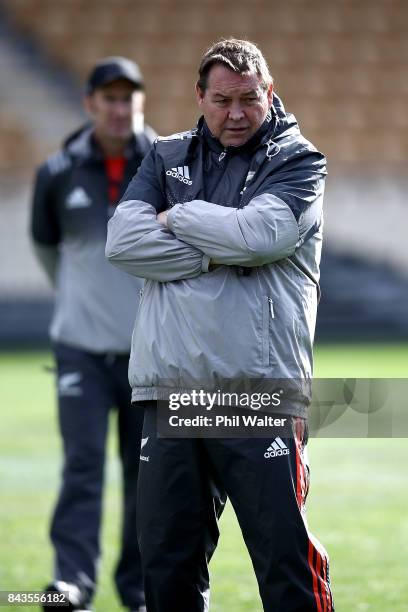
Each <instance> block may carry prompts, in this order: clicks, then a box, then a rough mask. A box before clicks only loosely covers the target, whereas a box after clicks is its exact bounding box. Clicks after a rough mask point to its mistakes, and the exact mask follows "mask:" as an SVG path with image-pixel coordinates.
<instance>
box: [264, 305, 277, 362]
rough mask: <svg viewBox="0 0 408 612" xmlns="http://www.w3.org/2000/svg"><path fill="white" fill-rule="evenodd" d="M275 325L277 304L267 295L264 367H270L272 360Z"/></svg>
mask: <svg viewBox="0 0 408 612" xmlns="http://www.w3.org/2000/svg"><path fill="white" fill-rule="evenodd" d="M274 325H275V304H274V301H273V299H272V298H271V297H270V296H268V295H265V296H264V298H263V302H262V365H264V366H268V365H270V364H271V363H272V360H271V346H270V345H271V335H273V330H274Z"/></svg>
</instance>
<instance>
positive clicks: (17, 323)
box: [0, 0, 408, 347]
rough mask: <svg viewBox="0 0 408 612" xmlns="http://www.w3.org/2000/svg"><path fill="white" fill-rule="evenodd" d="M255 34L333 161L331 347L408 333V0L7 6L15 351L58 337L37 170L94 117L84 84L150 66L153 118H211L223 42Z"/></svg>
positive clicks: (6, 286) (7, 204)
mask: <svg viewBox="0 0 408 612" xmlns="http://www.w3.org/2000/svg"><path fill="white" fill-rule="evenodd" d="M222 36H224V37H227V36H235V37H239V38H249V39H250V40H253V41H254V42H256V43H257V44H258V45H259V46H260V47H261V49H262V51H263V52H264V54H265V56H266V58H267V60H268V62H269V65H270V69H271V72H272V74H273V76H274V78H275V89H276V91H277V93H278V94H279V95H280V96H281V97H282V98H283V101H284V103H285V106H286V108H287V110H290V111H291V112H293V113H294V114H295V115H296V117H297V119H298V121H299V123H300V125H301V129H302V132H303V133H304V135H305V136H306V137H307V138H308V139H310V140H311V141H312V142H313V143H314V144H315V145H316V146H317V147H318V148H320V149H321V150H322V151H323V152H324V153H325V154H326V155H327V158H328V168H329V179H328V182H327V191H326V193H327V196H326V202H325V205H326V217H325V218H326V224H325V235H326V241H325V248H324V254H323V262H322V291H323V298H322V301H321V306H320V311H319V323H318V330H317V337H318V339H320V340H367V339H375V340H378V339H384V340H388V339H389V340H403V339H405V340H406V339H407V338H408V307H407V306H408V244H407V243H408V240H407V227H408V203H407V193H408V177H407V161H408V70H407V68H408V2H407V1H406V0H332V1H330V2H328V1H327V0H286V1H285V2H277V1H275V0H269V1H267V0H227V1H224V2H223V1H220V0H218V1H217V0H201V1H198V0H195V1H194V0H189V1H187V0H149V1H147V0H146V1H142V0H58V1H57V0H0V212H1V217H0V346H3V347H5V346H28V345H30V344H31V345H35V344H39V343H40V344H41V343H44V342H45V343H46V342H47V336H46V328H47V324H48V320H49V316H50V312H51V301H52V293H51V291H50V289H49V287H48V285H47V282H46V280H45V278H44V276H43V274H42V272H41V271H40V269H39V268H38V266H37V264H36V262H35V260H34V258H33V255H32V252H31V248H30V244H29V239H28V219H29V208H30V190H31V185H32V178H33V173H34V169H35V167H36V166H37V165H38V164H39V163H40V162H41V161H43V160H44V158H45V157H46V156H47V155H48V154H50V153H51V152H53V151H54V150H55V149H56V148H57V147H58V146H59V144H60V142H61V141H62V139H63V138H64V136H65V135H66V134H67V132H69V131H70V130H72V129H74V128H76V127H77V125H78V124H80V123H81V122H83V121H84V120H85V116H84V114H83V111H82V107H81V96H82V83H83V81H84V79H85V77H86V75H87V73H88V71H89V69H90V67H91V66H92V64H93V63H94V62H95V61H96V60H97V59H99V58H100V57H103V56H106V55H125V56H129V57H131V58H132V59H134V60H136V61H137V62H138V63H139V64H140V66H141V69H142V71H143V73H144V75H145V79H146V85H147V112H146V120H147V121H148V123H150V124H151V125H152V126H153V127H154V128H155V129H156V130H157V131H158V132H159V133H160V134H162V135H165V134H169V133H172V132H175V131H181V130H185V129H188V128H190V127H192V126H193V125H194V124H195V122H196V119H197V110H196V106H195V99H194V92H193V85H194V82H195V80H196V70H197V66H198V63H199V60H200V57H201V55H202V53H203V52H204V51H205V49H206V48H207V47H208V46H209V45H210V44H211V43H212V42H214V41H215V40H216V39H218V38H220V37H222Z"/></svg>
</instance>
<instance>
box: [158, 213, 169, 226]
mask: <svg viewBox="0 0 408 612" xmlns="http://www.w3.org/2000/svg"><path fill="white" fill-rule="evenodd" d="M167 213H168V211H167V210H163V211H162V212H161V213H159V214H158V215H157V221H158V222H159V223H160V224H161V225H164V227H167Z"/></svg>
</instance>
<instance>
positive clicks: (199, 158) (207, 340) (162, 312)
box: [106, 96, 326, 416]
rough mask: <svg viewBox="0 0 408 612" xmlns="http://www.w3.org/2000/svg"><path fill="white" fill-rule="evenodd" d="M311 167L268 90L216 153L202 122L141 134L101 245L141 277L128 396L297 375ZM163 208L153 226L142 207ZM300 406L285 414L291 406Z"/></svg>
mask: <svg viewBox="0 0 408 612" xmlns="http://www.w3.org/2000/svg"><path fill="white" fill-rule="evenodd" d="M325 175H326V169H325V158H324V157H323V155H322V154H321V153H319V152H318V151H317V150H316V149H315V148H314V147H313V145H311V144H310V143H309V142H308V141H307V140H305V139H304V138H303V137H302V136H301V134H300V132H299V128H298V125H297V123H296V120H295V118H294V117H293V115H291V114H286V112H285V110H284V108H283V105H282V103H281V101H280V100H279V98H278V97H277V96H274V101H273V105H272V107H271V109H270V112H269V113H268V115H267V117H266V120H265V122H264V124H263V125H262V126H261V127H260V129H259V130H258V132H257V133H256V134H255V135H254V136H253V137H252V138H251V139H250V140H249V141H248V142H247V143H246V144H245V145H243V146H241V147H228V148H226V149H224V148H223V147H222V145H221V144H220V143H219V141H218V140H216V139H215V138H213V137H212V135H211V134H210V132H209V130H208V127H207V126H206V124H205V122H204V121H203V119H201V120H200V121H199V124H198V127H197V128H196V129H194V130H192V131H190V132H186V133H182V134H176V135H174V136H172V137H169V138H159V139H158V140H157V141H156V142H155V144H154V145H153V147H152V149H151V151H150V153H149V155H147V156H146V158H145V160H144V161H143V163H142V165H141V167H140V169H139V171H138V173H137V175H136V176H135V177H134V179H133V180H132V182H131V183H130V185H129V187H128V189H127V191H126V193H125V195H124V196H123V198H122V201H121V203H120V204H119V206H118V208H117V209H116V212H115V214H114V216H113V218H112V219H111V220H110V221H109V225H108V241H107V247H106V254H107V257H108V258H109V259H110V261H111V262H112V263H114V264H115V265H116V266H118V267H119V268H121V269H122V270H125V271H127V272H129V273H131V274H133V275H136V276H141V277H143V278H145V279H147V282H146V284H145V287H144V293H143V298H142V301H141V304H140V307H139V312H138V316H137V320H136V324H135V328H134V332H133V342H132V354H131V360H130V368H129V379H130V383H131V386H132V388H133V395H132V398H133V400H134V401H139V400H146V399H160V398H165V397H166V396H168V393H169V389H172V390H174V391H180V390H188V389H198V388H203V387H204V386H205V387H207V388H211V390H217V389H220V386H222V385H223V381H226V380H229V381H231V380H232V381H236V380H242V379H262V380H265V379H276V378H278V379H279V378H285V379H310V378H311V376H312V344H313V337H314V329H315V319H316V309H317V302H318V292H319V290H318V281H319V263H320V253H321V241H322V203H323V191H324V181H325ZM169 207H171V210H170V211H169V214H168V228H165V227H163V226H162V225H160V224H159V223H158V222H157V220H156V215H157V213H158V212H160V211H162V210H165V209H167V208H169ZM205 387H204V388H205ZM306 403H307V401H306V400H305V401H303V400H300V401H294V402H292V403H291V404H290V406H286V408H285V411H286V412H287V413H289V414H294V415H298V416H305V413H306V406H305V404H306Z"/></svg>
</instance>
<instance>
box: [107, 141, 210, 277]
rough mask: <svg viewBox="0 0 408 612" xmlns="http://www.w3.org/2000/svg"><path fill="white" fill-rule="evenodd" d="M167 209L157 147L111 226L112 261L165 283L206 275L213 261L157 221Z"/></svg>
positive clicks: (126, 196) (119, 208)
mask: <svg viewBox="0 0 408 612" xmlns="http://www.w3.org/2000/svg"><path fill="white" fill-rule="evenodd" d="M167 207H168V204H167V202H166V198H165V196H164V195H163V188H162V186H161V185H160V168H159V167H158V164H157V161H156V156H155V151H154V147H153V148H152V149H151V151H150V153H149V154H148V155H147V156H146V157H145V159H144V160H143V162H142V164H141V166H140V168H139V170H138V172H137V174H136V176H135V177H134V178H133V180H132V181H131V183H130V184H129V187H128V188H127V190H126V192H125V195H124V196H123V198H122V201H121V202H120V204H119V206H118V207H117V209H116V211H115V214H114V216H113V217H112V219H111V220H110V221H109V223H108V239H107V243H106V256H107V258H108V259H109V261H110V262H111V263H113V264H114V265H115V266H117V267H118V268H121V269H122V270H124V271H125V272H128V273H129V274H133V275H134V276H140V277H142V278H147V279H152V280H156V281H163V282H166V281H175V280H181V279H185V278H193V277H195V276H198V275H200V274H201V273H202V272H206V271H207V270H208V263H209V258H208V257H206V256H205V255H204V253H202V252H201V251H200V250H199V249H197V248H196V247H195V246H192V245H189V244H186V243H185V242H183V241H182V240H179V239H178V238H177V237H176V236H175V235H174V234H173V233H172V232H171V231H169V230H168V229H167V228H165V227H164V226H163V225H161V224H160V223H159V222H158V221H157V219H156V217H157V213H158V212H160V211H161V210H165V209H166V208H167Z"/></svg>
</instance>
